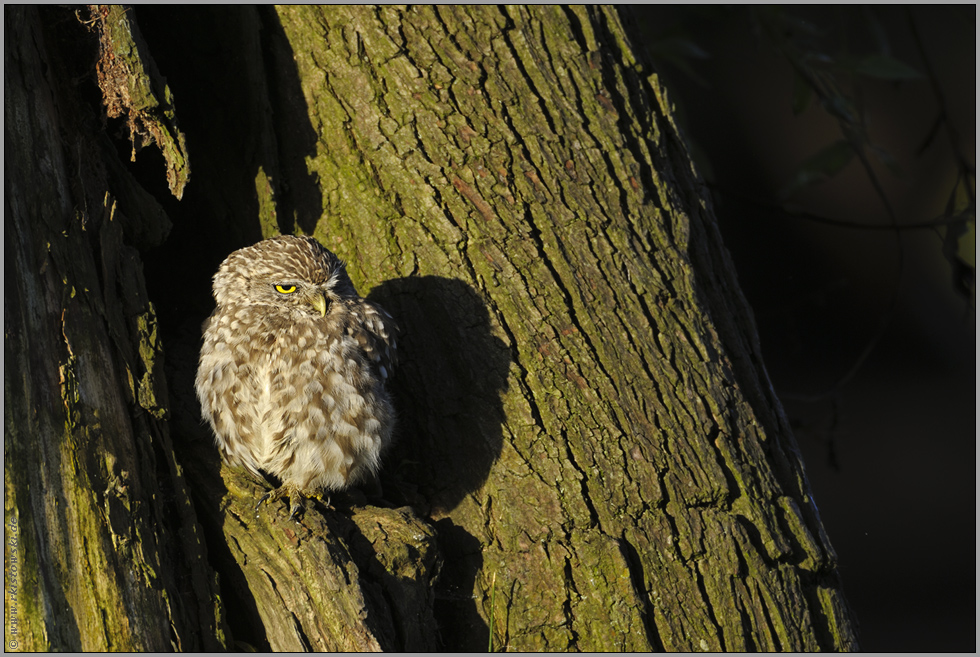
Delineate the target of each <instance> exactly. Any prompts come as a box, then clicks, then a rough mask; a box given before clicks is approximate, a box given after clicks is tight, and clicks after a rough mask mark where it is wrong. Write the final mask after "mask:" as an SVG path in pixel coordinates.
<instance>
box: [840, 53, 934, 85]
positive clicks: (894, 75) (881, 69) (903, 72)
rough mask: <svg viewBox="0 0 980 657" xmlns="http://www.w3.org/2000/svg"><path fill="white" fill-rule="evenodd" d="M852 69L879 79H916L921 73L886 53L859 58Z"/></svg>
mask: <svg viewBox="0 0 980 657" xmlns="http://www.w3.org/2000/svg"><path fill="white" fill-rule="evenodd" d="M854 70H855V71H857V72H858V73H860V74H861V75H865V76H867V77H869V78H877V79H879V80H916V79H918V78H921V77H922V75H921V74H920V73H919V72H918V71H916V70H915V69H914V68H912V67H911V66H909V65H907V64H903V63H902V62H900V61H898V60H897V59H895V58H894V57H889V56H888V55H880V54H875V55H868V56H867V57H865V58H864V59H862V60H860V61H859V62H858V63H857V65H856V66H855V67H854Z"/></svg>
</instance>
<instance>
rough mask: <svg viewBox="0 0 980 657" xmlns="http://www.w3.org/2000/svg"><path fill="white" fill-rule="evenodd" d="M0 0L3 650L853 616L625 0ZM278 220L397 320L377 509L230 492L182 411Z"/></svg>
mask: <svg viewBox="0 0 980 657" xmlns="http://www.w3.org/2000/svg"><path fill="white" fill-rule="evenodd" d="M5 12H6V30H7V32H6V53H5V56H6V60H5V71H6V73H5V93H6V97H7V101H6V105H5V116H6V125H7V132H6V141H7V160H6V161H7V167H6V171H7V173H6V199H7V202H6V205H5V220H6V245H5V254H6V255H7V263H8V265H7V268H6V274H7V277H8V278H7V280H8V283H7V287H6V294H5V321H6V334H5V335H6V354H7V356H9V358H8V360H7V365H8V367H7V368H6V369H5V401H6V411H5V427H6V436H5V443H4V445H5V447H4V450H5V455H6V457H7V459H6V465H5V481H6V483H7V486H6V493H5V507H4V508H5V519H6V523H7V524H6V527H7V536H8V541H7V542H6V543H5V557H6V564H7V568H8V571H7V572H8V574H10V572H11V571H10V564H11V563H14V564H15V568H14V575H15V576H14V577H13V578H12V581H13V583H14V586H13V589H11V588H10V587H9V586H8V589H7V594H5V605H6V611H7V614H8V619H9V618H10V617H11V613H12V612H13V613H16V618H17V620H18V622H17V624H16V625H15V626H14V627H15V628H16V629H17V633H16V635H15V639H16V640H19V641H20V647H21V648H30V649H51V648H56V649H78V648H87V649H112V648H117V649H125V648H129V649H161V648H167V647H169V646H174V647H176V648H181V649H208V648H213V647H219V646H230V645H233V642H238V643H239V645H241V644H249V645H253V646H255V647H259V648H265V647H270V648H272V649H320V650H338V649H341V650H344V649H346V650H358V649H406V650H428V649H435V648H440V647H444V648H451V649H456V650H483V649H486V648H487V646H488V645H490V646H492V647H493V649H495V650H499V649H510V650H531V649H551V650H597V651H598V650H648V649H666V650H746V649H763V650H765V649H779V650H815V649H853V648H856V647H857V643H856V638H855V623H854V621H853V619H852V618H851V616H850V612H849V611H848V608H847V604H846V602H845V600H844V597H843V594H842V592H841V587H840V581H839V577H838V574H837V570H836V560H835V555H834V552H833V549H832V547H831V545H830V542H829V541H828V539H827V537H826V535H825V533H824V531H823V528H822V525H821V522H820V519H819V515H818V512H817V509H816V506H815V505H814V502H813V500H812V498H811V496H810V492H809V487H808V484H807V482H806V478H805V474H804V470H803V465H802V463H801V461H800V458H799V454H798V452H797V450H796V448H795V444H794V440H793V437H792V434H791V431H790V428H789V426H788V424H787V422H786V420H785V418H784V417H783V415H782V411H781V408H780V405H779V401H778V400H777V399H776V398H775V396H774V394H773V392H772V389H771V387H770V386H769V384H768V380H767V377H766V373H765V368H764V366H763V364H762V361H761V358H760V355H759V349H758V345H757V342H756V333H755V328H754V324H753V320H752V317H751V313H750V312H749V310H748V308H747V306H746V304H745V300H744V299H743V297H742V295H741V292H740V291H739V289H738V286H737V283H736V282H735V276H734V269H733V267H732V265H731V263H730V262H729V259H728V256H727V254H726V252H725V250H724V247H723V246H722V244H721V241H720V237H719V234H718V231H717V228H716V226H715V220H714V218H713V215H712V211H711V207H710V204H709V203H708V201H707V194H706V192H705V190H704V189H703V186H702V185H701V182H700V180H699V178H698V177H697V174H696V173H695V172H694V170H693V167H692V165H691V163H690V160H689V157H688V155H687V151H686V148H685V146H684V144H683V142H682V140H681V139H680V138H679V136H678V134H677V129H676V126H675V125H674V123H673V121H672V118H671V109H670V105H669V101H668V99H667V95H666V92H665V91H664V90H663V88H662V86H661V85H660V82H659V80H658V78H657V77H656V75H655V74H650V73H649V72H648V71H646V70H645V69H644V66H643V65H642V64H641V63H640V62H638V61H637V60H636V59H635V57H634V54H633V52H632V50H631V47H630V45H629V39H628V37H627V31H626V30H625V29H624V27H623V25H622V22H621V20H620V17H619V16H618V14H617V12H616V11H615V10H613V9H608V8H594V9H592V8H584V7H574V8H564V9H563V8H558V7H524V8H522V7H517V8H498V7H470V6H460V7H439V8H433V7H412V8H410V9H405V8H398V7H382V8H368V7H281V8H276V9H271V8H263V9H254V8H206V9H189V8H180V9H169V8H166V9H160V8H158V9H143V8H140V9H137V10H136V11H135V12H134V11H132V10H130V11H124V10H121V9H108V8H96V9H95V10H93V11H92V12H91V13H89V12H82V15H81V16H80V17H76V16H74V15H73V14H71V13H70V12H68V11H66V10H64V9H47V10H36V9H27V8H18V9H7V8H5ZM137 23H139V25H140V27H142V28H143V30H144V33H145V36H146V41H145V42H144V41H143V39H142V38H141V37H140V34H139V30H138V29H137V27H136V25H137ZM120 26H121V27H122V28H124V29H122V30H121V31H120V30H119V27H120ZM154 60H156V64H158V65H159V66H158V67H157V66H156V64H154V63H153V62H154ZM120 62H122V63H120ZM157 68H159V69H160V71H159V72H158V71H157ZM161 72H162V74H163V75H165V76H167V78H166V81H164V79H163V77H162V76H161V75H160V73H161ZM139 90H142V91H139ZM113 108H115V109H113ZM114 112H115V113H114ZM106 116H108V118H103V117H106ZM107 121H108V122H107ZM181 130H182V131H183V133H182V132H181ZM183 134H186V144H185V143H184V141H185V140H184V136H183ZM112 137H114V138H115V140H114V141H113V140H112ZM129 140H132V141H133V142H134V143H136V145H137V146H151V147H149V148H146V149H144V151H142V152H140V153H139V154H138V155H136V154H135V147H133V146H129V145H128V144H129ZM131 151H133V152H132V153H131ZM154 153H162V154H163V157H159V155H154ZM131 155H132V157H134V158H135V159H136V160H137V162H136V164H132V163H126V160H129V159H130V156H131ZM154 157H156V158H157V159H156V160H153V159H152V158H154ZM188 161H189V162H190V165H191V166H192V167H193V171H194V175H193V177H191V178H190V179H188V175H189V171H190V169H189V168H188V164H187V163H188ZM147 162H150V164H149V165H148V164H146V163H147ZM188 180H189V182H188ZM168 188H169V191H168ZM180 196H182V198H181V200H179V201H178V200H177V197H180ZM169 220H173V221H174V228H173V231H172V232H171V233H170V235H169V237H167V236H166V235H167V230H168V228H169ZM280 231H281V232H305V233H309V234H313V235H314V236H316V237H317V238H318V239H320V241H322V242H323V243H324V244H325V245H326V246H327V247H328V248H330V249H332V250H334V251H335V252H336V253H337V254H338V255H340V256H341V257H342V258H344V259H345V260H346V261H347V262H348V263H349V270H350V273H351V276H352V278H353V279H354V281H355V283H356V284H357V286H358V288H359V289H361V290H362V291H366V290H370V291H371V297H372V299H375V300H377V301H379V302H380V303H381V304H382V305H384V306H385V307H386V308H387V309H389V310H390V311H391V313H392V314H393V315H394V316H395V317H396V318H397V320H398V322H399V324H400V325H401V328H402V336H401V338H400V340H399V344H400V347H401V354H402V357H401V367H400V369H399V371H398V373H397V377H396V380H395V390H394V392H395V396H396V406H397V409H398V414H399V443H398V445H397V446H396V447H395V448H394V449H393V450H392V452H391V453H390V454H389V455H388V456H387V458H386V466H385V470H384V473H383V476H382V483H383V484H384V490H385V497H386V498H387V500H389V501H390V502H392V503H393V504H391V505H385V504H383V503H382V504H369V503H367V502H366V501H365V500H364V498H363V496H361V495H359V494H358V493H356V492H354V493H351V494H350V495H348V496H341V498H342V499H341V500H340V501H338V503H337V509H335V510H333V511H327V512H325V513H321V512H319V511H309V512H307V513H306V514H305V515H304V517H303V518H302V519H301V521H300V522H298V523H294V522H290V521H287V520H286V510H285V508H276V507H272V508H268V509H263V510H262V511H261V512H260V513H258V514H256V513H255V512H254V510H253V509H252V506H253V505H254V501H255V500H256V499H257V498H258V496H259V495H260V494H261V492H262V490H263V486H264V484H263V483H262V482H256V481H254V480H252V479H250V478H249V477H247V476H245V475H243V474H242V473H240V472H235V471H230V470H228V469H226V468H221V467H220V466H219V464H218V463H217V453H216V451H215V450H214V448H213V447H212V446H211V442H210V437H209V436H208V435H207V433H206V432H205V431H204V429H203V428H202V426H201V424H200V423H199V422H198V420H197V415H198V409H197V408H196V403H195V402H194V399H193V392H192V390H191V384H190V382H191V379H192V376H193V369H194V367H195V357H196V349H197V346H198V344H199V342H198V341H199V331H198V330H197V328H196V327H197V326H199V321H200V320H201V319H203V316H204V315H205V314H206V313H207V312H208V310H209V308H208V307H207V297H208V292H209V288H210V286H209V280H208V277H209V275H210V274H211V273H212V272H213V270H214V268H215V267H216V265H217V263H218V262H219V261H220V260H221V258H223V257H224V255H226V254H227V253H228V252H229V251H230V250H232V249H233V248H236V247H239V246H243V245H245V244H247V243H249V242H252V241H255V240H257V239H260V238H261V237H262V236H263V235H269V234H273V233H276V232H280ZM157 245H159V246H157ZM137 248H139V249H140V250H141V251H142V260H141V255H140V252H138V251H137V250H136V249H137ZM143 260H145V262H146V266H145V267H144V265H143ZM144 271H145V272H146V284H144V282H143V276H144V273H143V272H144ZM147 290H149V292H148V291H147ZM151 298H152V299H153V300H154V302H155V303H156V304H157V306H159V307H160V308H161V310H160V315H161V321H162V322H163V324H164V328H163V329H160V330H159V331H158V330H157V320H156V311H155V309H154V304H151V303H150V300H149V299H151ZM161 332H162V333H163V338H161V337H160V334H161ZM163 344H165V346H166V351H167V359H168V364H167V367H168V369H167V377H166V379H165V378H164V376H163V370H162V349H163ZM168 394H169V396H168ZM171 434H173V441H172V442H171ZM175 452H176V456H175ZM178 464H183V466H184V469H183V470H182V468H181V466H180V465H178ZM192 500H193V502H192ZM12 528H13V529H12ZM11 536H13V537H14V538H15V540H14V542H13V543H11V541H10V540H9V538H10V537H11ZM12 560H13V561H12ZM219 576H220V580H219ZM11 590H13V592H11ZM226 619H227V620H226ZM10 628H11V625H10V623H9V622H8V625H7V628H6V632H7V634H6V636H7V638H8V641H9V640H10V639H11V630H10Z"/></svg>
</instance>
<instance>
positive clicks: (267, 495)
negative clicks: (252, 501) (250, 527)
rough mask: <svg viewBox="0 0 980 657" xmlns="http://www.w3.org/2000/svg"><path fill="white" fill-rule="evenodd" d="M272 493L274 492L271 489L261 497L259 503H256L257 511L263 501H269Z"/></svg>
mask: <svg viewBox="0 0 980 657" xmlns="http://www.w3.org/2000/svg"><path fill="white" fill-rule="evenodd" d="M272 493H273V491H271V490H270V491H269V492H268V493H266V494H265V495H263V496H262V497H260V498H259V503H258V504H256V505H255V510H256V511H258V510H259V508H260V507H261V506H262V503H263V502H267V501H269V499H270V498H272Z"/></svg>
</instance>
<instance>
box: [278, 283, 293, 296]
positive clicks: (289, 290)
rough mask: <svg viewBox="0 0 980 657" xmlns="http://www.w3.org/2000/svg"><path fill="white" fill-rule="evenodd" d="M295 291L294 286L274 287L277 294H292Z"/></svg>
mask: <svg viewBox="0 0 980 657" xmlns="http://www.w3.org/2000/svg"><path fill="white" fill-rule="evenodd" d="M295 291H296V286H295V285H277V286H276V292H279V293H281V294H292V293H293V292H295Z"/></svg>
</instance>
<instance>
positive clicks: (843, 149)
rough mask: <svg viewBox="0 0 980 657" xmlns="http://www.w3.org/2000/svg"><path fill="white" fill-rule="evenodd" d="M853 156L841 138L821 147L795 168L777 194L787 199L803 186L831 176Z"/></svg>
mask: <svg viewBox="0 0 980 657" xmlns="http://www.w3.org/2000/svg"><path fill="white" fill-rule="evenodd" d="M853 157H854V149H852V148H851V145H850V144H848V143H847V142H846V141H844V140H843V139H842V140H840V141H837V142H834V143H833V144H831V145H830V146H828V147H827V148H825V149H823V150H822V151H820V152H819V153H817V154H816V155H814V156H813V157H811V158H810V159H809V160H807V161H806V162H804V163H803V166H801V167H800V168H799V170H797V172H796V175H794V176H793V178H792V180H790V181H789V183H788V184H787V185H786V186H785V187H783V189H782V190H781V191H780V193H779V195H780V197H781V198H782V199H784V200H785V199H787V198H789V197H790V196H792V195H793V194H795V193H796V192H798V191H799V190H801V189H803V188H804V187H808V186H810V185H812V184H814V183H818V182H822V181H824V180H827V179H828V178H832V177H833V176H834V175H836V174H837V173H838V172H839V171H840V170H841V169H843V168H844V167H845V166H847V164H848V162H850V161H851V159H852V158H853Z"/></svg>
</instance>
